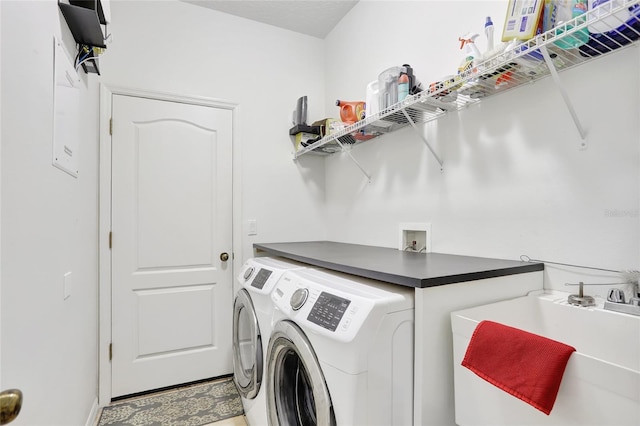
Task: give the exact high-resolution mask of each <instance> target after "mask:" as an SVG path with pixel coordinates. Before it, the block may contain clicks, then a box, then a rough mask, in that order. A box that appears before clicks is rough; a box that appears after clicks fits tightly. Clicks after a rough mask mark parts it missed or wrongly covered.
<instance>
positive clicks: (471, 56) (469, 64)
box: [458, 34, 482, 77]
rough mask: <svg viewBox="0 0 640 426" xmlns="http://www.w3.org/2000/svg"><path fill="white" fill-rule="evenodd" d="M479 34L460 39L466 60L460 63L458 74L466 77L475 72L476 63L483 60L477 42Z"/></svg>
mask: <svg viewBox="0 0 640 426" xmlns="http://www.w3.org/2000/svg"><path fill="white" fill-rule="evenodd" d="M478 36H479V34H471V35H469V34H467V35H465V36H463V37H458V40H459V41H460V49H463V50H464V59H463V60H462V62H460V66H459V67H458V74H460V75H462V76H463V77H466V76H467V75H468V74H470V73H472V72H475V65H476V63H477V62H478V61H479V60H480V59H481V58H482V55H481V54H480V51H479V50H478V47H477V46H476V43H475V40H476V38H478Z"/></svg>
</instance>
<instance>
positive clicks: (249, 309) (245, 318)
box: [233, 289, 263, 399]
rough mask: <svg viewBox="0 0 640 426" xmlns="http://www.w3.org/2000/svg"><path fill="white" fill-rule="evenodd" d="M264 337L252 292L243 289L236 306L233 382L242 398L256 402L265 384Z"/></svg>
mask: <svg viewBox="0 0 640 426" xmlns="http://www.w3.org/2000/svg"><path fill="white" fill-rule="evenodd" d="M262 360H263V353H262V336H261V335H260V327H259V325H258V318H257V317H256V311H255V309H254V307H253V302H251V296H250V295H249V293H248V292H247V291H246V290H244V289H242V290H240V291H238V293H237V294H236V299H235V301H234V303H233V380H234V381H235V383H236V386H237V387H238V391H239V392H240V395H241V396H242V397H244V398H247V399H253V398H255V397H256V395H257V394H258V391H259V390H260V386H261V384H262V371H263V364H262Z"/></svg>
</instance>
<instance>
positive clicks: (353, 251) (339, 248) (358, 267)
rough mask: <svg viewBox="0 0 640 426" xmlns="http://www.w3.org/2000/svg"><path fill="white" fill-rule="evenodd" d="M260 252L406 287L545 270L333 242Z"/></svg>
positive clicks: (261, 247) (260, 247) (262, 247)
mask: <svg viewBox="0 0 640 426" xmlns="http://www.w3.org/2000/svg"><path fill="white" fill-rule="evenodd" d="M253 248H254V249H255V250H256V252H257V253H259V252H261V251H262V252H266V253H267V254H268V255H271V256H282V257H286V258H289V259H293V260H297V261H299V262H303V263H308V264H311V265H314V266H320V267H323V268H327V269H332V270H335V271H340V272H345V273H348V274H352V275H358V276H361V277H366V278H372V279H375V280H379V281H385V282H389V283H392V284H399V285H403V286H406V287H418V288H425V287H433V286H438V285H444V284H453V283H459V282H465V281H475V280H481V279H485V278H494V277H502V276H505V275H515V274H522V273H526V272H534V271H542V270H544V264H543V263H528V262H522V261H517V260H504V259H491V258H485V257H474V256H459V255H453V254H443V253H426V254H425V253H415V252H406V251H401V250H396V249H392V248H387V247H373V246H364V245H358V244H346V243H336V242H332V241H308V242H291V243H264V244H262V243H256V244H254V245H253Z"/></svg>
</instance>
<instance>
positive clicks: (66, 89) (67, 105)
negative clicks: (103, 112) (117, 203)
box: [53, 37, 81, 177]
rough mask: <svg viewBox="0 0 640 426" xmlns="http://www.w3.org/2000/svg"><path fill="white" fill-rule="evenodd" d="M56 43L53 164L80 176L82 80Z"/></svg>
mask: <svg viewBox="0 0 640 426" xmlns="http://www.w3.org/2000/svg"><path fill="white" fill-rule="evenodd" d="M53 41H54V58H53V67H54V79H53V82H54V85H53V165H54V166H55V167H57V168H59V169H61V170H63V171H65V172H67V173H68V174H70V175H71V176H73V177H78V172H79V170H78V154H79V153H78V148H79V146H80V125H81V123H80V121H79V120H80V116H81V115H80V77H78V73H77V72H76V70H75V69H74V67H73V64H72V62H71V60H70V59H69V57H68V56H67V53H66V52H65V50H64V48H63V47H62V44H61V43H60V41H59V40H58V39H56V38H55V37H54V39H53Z"/></svg>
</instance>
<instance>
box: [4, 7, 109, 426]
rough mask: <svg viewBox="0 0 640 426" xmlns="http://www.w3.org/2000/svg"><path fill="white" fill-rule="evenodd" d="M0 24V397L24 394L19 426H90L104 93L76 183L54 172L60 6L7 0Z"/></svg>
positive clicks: (89, 94)
mask: <svg viewBox="0 0 640 426" xmlns="http://www.w3.org/2000/svg"><path fill="white" fill-rule="evenodd" d="M0 19H1V25H0V33H1V35H2V36H1V40H2V44H1V46H2V48H1V53H0V54H1V58H2V60H1V69H2V72H1V76H0V77H1V80H0V81H1V84H2V91H1V95H0V96H1V98H0V101H1V103H2V105H3V108H2V111H1V120H0V122H1V132H2V133H1V138H2V158H1V165H0V167H1V177H0V178H1V181H2V205H1V207H2V210H1V224H0V227H1V229H2V235H1V245H2V249H3V250H2V253H1V258H0V264H1V282H2V301H1V302H2V306H1V314H2V317H1V319H0V321H1V333H2V364H1V365H0V370H1V371H2V386H3V387H4V388H13V387H15V388H19V389H22V391H23V393H24V404H23V408H22V412H21V414H20V416H19V417H18V419H17V420H16V421H15V423H14V424H16V425H19V424H29V425H34V424H58V425H79V424H84V423H85V422H86V420H87V418H88V416H89V412H90V410H91V408H92V404H93V402H94V401H95V399H96V389H97V353H96V346H97V336H96V329H97V272H96V271H97V262H96V258H97V257H96V256H97V247H96V246H97V111H98V103H97V101H98V98H97V89H98V87H97V84H96V81H95V79H94V78H88V79H87V78H86V76H85V77H84V80H83V83H82V84H83V89H81V103H82V108H81V110H82V114H81V115H80V116H78V117H77V122H78V126H80V128H81V132H82V141H81V144H80V147H79V157H80V160H79V169H80V174H79V176H78V178H77V179H74V178H73V177H71V176H69V175H67V174H66V173H64V172H62V171H60V170H59V169H57V168H55V167H53V166H52V164H51V157H52V134H53V132H52V129H53V52H54V48H53V37H54V36H57V37H58V38H61V39H62V40H63V41H64V42H65V43H64V44H65V46H66V48H67V49H68V50H69V52H70V53H71V52H72V50H73V49H75V43H74V42H73V39H72V38H71V35H70V33H69V30H68V28H67V26H66V23H65V22H64V20H63V18H62V15H61V14H60V12H59V9H58V5H57V2H56V0H47V1H26V2H25V1H2V16H1V18H0ZM72 54H73V53H72ZM8 106H10V107H8ZM68 271H71V272H72V275H71V276H72V279H73V284H72V292H71V296H70V297H69V298H68V299H67V300H63V289H62V279H63V274H64V273H66V272H68Z"/></svg>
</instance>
